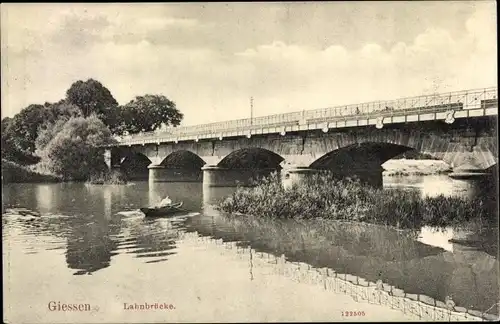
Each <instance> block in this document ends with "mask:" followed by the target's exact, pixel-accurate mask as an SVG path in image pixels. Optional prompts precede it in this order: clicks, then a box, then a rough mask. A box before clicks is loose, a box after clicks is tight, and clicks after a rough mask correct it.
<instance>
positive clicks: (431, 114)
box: [118, 87, 498, 145]
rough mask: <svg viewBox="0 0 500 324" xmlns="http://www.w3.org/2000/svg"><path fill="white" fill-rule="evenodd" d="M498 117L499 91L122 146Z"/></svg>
mask: <svg viewBox="0 0 500 324" xmlns="http://www.w3.org/2000/svg"><path fill="white" fill-rule="evenodd" d="M497 114H498V88H496V87H495V88H486V89H476V90H466V91H457V92H449V93H441V94H432V95H423V96H418V97H409V98H401V99H396V100H389V101H374V102H368V103H361V104H352V105H344V106H337V107H330V108H324V109H315V110H304V111H299V112H292V113H286V114H277V115H270V116H263V117H257V118H252V119H250V118H247V119H238V120H231V121H223V122H216V123H209V124H203V125H194V126H184V127H176V128H172V129H170V130H168V131H166V132H149V133H141V134H137V135H133V136H127V137H124V138H122V139H120V140H119V144H118V145H140V144H148V143H163V142H178V141H188V140H195V141H198V140H199V139H205V138H220V139H222V138H223V137H230V136H247V137H249V136H252V135H255V134H268V133H281V134H282V135H284V134H285V133H286V132H290V131H302V130H309V129H323V130H324V131H328V129H330V128H342V127H358V126H368V125H376V126H377V127H378V128H381V127H383V125H384V124H391V123H405V122H418V121H426V120H443V121H446V122H448V123H452V122H453V121H454V119H455V118H468V117H478V116H493V115H495V116H496V115H497Z"/></svg>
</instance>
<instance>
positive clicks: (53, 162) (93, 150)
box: [41, 115, 113, 180]
mask: <svg viewBox="0 0 500 324" xmlns="http://www.w3.org/2000/svg"><path fill="white" fill-rule="evenodd" d="M112 142H113V139H112V135H111V132H110V131H109V129H108V128H107V127H106V125H104V123H103V122H102V121H101V120H100V119H99V118H97V116H95V115H92V116H90V117H88V118H83V117H76V118H75V117H73V118H71V119H70V120H68V121H67V122H66V123H64V125H63V126H62V129H61V130H60V131H59V132H58V133H57V134H56V135H55V136H54V138H52V139H51V140H50V142H49V143H48V144H47V145H46V146H45V147H44V149H43V151H42V152H41V154H42V158H43V159H44V160H45V161H47V163H48V168H49V170H50V171H51V172H54V173H55V174H57V175H60V176H62V177H63V178H64V179H67V180H85V179H88V178H89V176H90V174H91V173H92V172H96V171H99V170H103V168H105V163H104V156H103V154H102V148H99V146H100V145H105V144H110V143H112Z"/></svg>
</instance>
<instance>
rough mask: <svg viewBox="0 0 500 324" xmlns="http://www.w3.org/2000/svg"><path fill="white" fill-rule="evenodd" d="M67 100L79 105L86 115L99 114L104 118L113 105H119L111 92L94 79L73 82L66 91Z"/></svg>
mask: <svg viewBox="0 0 500 324" xmlns="http://www.w3.org/2000/svg"><path fill="white" fill-rule="evenodd" d="M66 100H67V101H68V103H71V104H74V105H76V106H77V107H79V108H80V109H81V111H82V113H83V116H84V117H88V116H90V115H91V114H97V116H98V117H99V118H103V117H104V116H106V114H107V111H108V110H109V109H110V108H111V107H114V106H117V105H118V102H117V101H116V100H115V98H114V97H113V95H112V94H111V92H110V91H109V90H108V89H107V88H106V87H105V86H103V85H102V84H101V83H100V82H99V81H96V80H94V79H88V80H87V81H85V82H84V81H81V80H80V81H76V82H75V83H73V84H72V85H71V87H70V88H69V89H68V90H67V91H66Z"/></svg>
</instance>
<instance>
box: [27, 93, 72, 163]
mask: <svg viewBox="0 0 500 324" xmlns="http://www.w3.org/2000/svg"><path fill="white" fill-rule="evenodd" d="M47 109H48V110H49V111H50V113H51V114H50V115H49V117H48V118H47V119H46V120H45V122H44V123H43V124H41V125H40V126H39V128H38V136H37V138H36V140H35V148H36V150H35V153H37V154H39V152H40V151H41V150H43V149H44V148H45V146H46V145H47V144H48V143H49V142H50V141H51V140H52V138H54V137H55V136H56V135H57V133H59V132H60V131H61V130H62V128H63V126H64V124H66V122H67V121H68V120H70V119H71V118H73V117H81V116H82V112H81V111H80V109H79V108H78V107H77V106H75V105H72V104H69V103H67V102H65V101H61V102H59V103H56V104H50V105H49V106H48V107H47Z"/></svg>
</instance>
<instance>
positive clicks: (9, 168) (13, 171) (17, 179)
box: [2, 159, 62, 183]
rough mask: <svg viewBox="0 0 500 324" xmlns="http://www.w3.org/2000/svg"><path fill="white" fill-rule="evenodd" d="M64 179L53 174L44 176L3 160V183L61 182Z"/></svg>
mask: <svg viewBox="0 0 500 324" xmlns="http://www.w3.org/2000/svg"><path fill="white" fill-rule="evenodd" d="M61 181H62V179H61V178H60V177H57V176H55V175H52V174H44V173H40V172H36V171H33V170H30V169H28V168H27V167H24V166H22V165H19V164H17V163H14V162H12V161H8V160H5V159H2V183H43V182H50V183H53V182H61Z"/></svg>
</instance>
